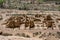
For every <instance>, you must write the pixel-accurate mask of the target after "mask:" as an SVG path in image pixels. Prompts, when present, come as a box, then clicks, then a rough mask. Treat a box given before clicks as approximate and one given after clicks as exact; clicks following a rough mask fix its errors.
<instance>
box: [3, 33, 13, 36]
mask: <svg viewBox="0 0 60 40" xmlns="http://www.w3.org/2000/svg"><path fill="white" fill-rule="evenodd" d="M2 35H3V36H12V34H8V33H4V34H2Z"/></svg>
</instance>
